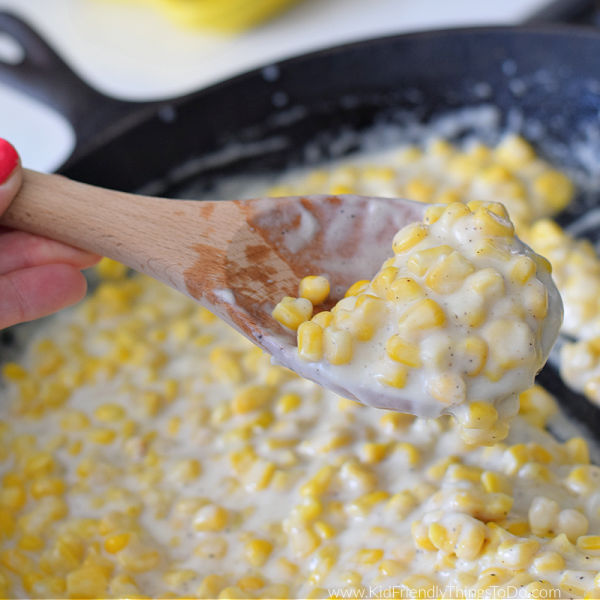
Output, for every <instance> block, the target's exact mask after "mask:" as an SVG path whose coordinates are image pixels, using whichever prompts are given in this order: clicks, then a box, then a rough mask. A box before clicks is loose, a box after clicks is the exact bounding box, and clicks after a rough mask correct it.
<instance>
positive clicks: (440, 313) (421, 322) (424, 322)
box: [398, 298, 446, 333]
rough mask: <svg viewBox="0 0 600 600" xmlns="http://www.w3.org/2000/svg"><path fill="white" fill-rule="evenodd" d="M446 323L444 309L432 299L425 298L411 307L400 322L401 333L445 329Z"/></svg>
mask: <svg viewBox="0 0 600 600" xmlns="http://www.w3.org/2000/svg"><path fill="white" fill-rule="evenodd" d="M445 323H446V315H445V314H444V309H443V308H442V307H441V306H440V305H439V304H438V303H437V302H436V301H435V300H432V299H431V298H425V299H424V300H420V301H419V302H417V303H415V304H413V305H412V306H410V307H409V308H408V309H407V310H406V311H405V312H404V313H403V314H402V315H401V317H400V319H399V320H398V325H399V328H400V333H402V331H406V332H408V333H411V332H420V331H425V330H427V329H435V328H438V327H443V326H444V324H445Z"/></svg>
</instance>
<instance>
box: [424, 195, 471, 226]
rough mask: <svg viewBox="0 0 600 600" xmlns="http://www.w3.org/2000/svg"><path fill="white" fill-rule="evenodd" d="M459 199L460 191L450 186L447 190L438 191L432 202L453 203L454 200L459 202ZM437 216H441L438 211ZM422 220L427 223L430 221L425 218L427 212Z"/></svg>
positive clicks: (460, 197) (460, 196)
mask: <svg viewBox="0 0 600 600" xmlns="http://www.w3.org/2000/svg"><path fill="white" fill-rule="evenodd" d="M461 199H462V194H461V191H460V190H457V189H452V188H450V189H447V190H441V191H439V192H438V194H437V195H436V197H435V198H434V202H436V203H437V204H454V203H455V202H461ZM439 216H441V212H440V213H439ZM438 218H439V217H438ZM436 220H437V219H436ZM424 222H425V223H428V224H430V223H431V221H429V220H428V219H427V213H425V218H424ZM434 222H435V221H434Z"/></svg>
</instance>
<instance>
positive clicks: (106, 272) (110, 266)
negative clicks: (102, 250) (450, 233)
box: [96, 257, 128, 280]
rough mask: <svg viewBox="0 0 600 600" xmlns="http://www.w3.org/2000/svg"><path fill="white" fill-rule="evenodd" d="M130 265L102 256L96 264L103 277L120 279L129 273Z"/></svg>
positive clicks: (97, 270)
mask: <svg viewBox="0 0 600 600" xmlns="http://www.w3.org/2000/svg"><path fill="white" fill-rule="evenodd" d="M127 270H128V267H127V266H125V265H124V264H121V263H120V262H117V261H116V260H112V259H111V258H106V257H104V258H102V259H101V260H100V262H99V263H98V264H97V265H96V272H97V273H98V275H100V277H101V278H102V279H111V280H119V279H124V278H125V276H126V275H127Z"/></svg>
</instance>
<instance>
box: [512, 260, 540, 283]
mask: <svg viewBox="0 0 600 600" xmlns="http://www.w3.org/2000/svg"><path fill="white" fill-rule="evenodd" d="M535 271H536V266H535V262H534V261H533V260H532V259H531V258H529V256H519V257H518V258H516V259H515V260H514V261H513V264H512V266H511V267H510V270H509V277H510V280H511V281H512V282H513V283H517V284H519V285H525V283H527V282H528V281H529V280H530V279H531V278H532V277H533V276H534V275H535Z"/></svg>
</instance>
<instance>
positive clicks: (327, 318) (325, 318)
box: [311, 310, 333, 329]
mask: <svg viewBox="0 0 600 600" xmlns="http://www.w3.org/2000/svg"><path fill="white" fill-rule="evenodd" d="M311 321H312V322H313V323H316V324H317V325H319V327H321V328H323V329H325V327H329V325H331V323H332V322H333V314H332V313H331V311H329V310H322V311H321V312H319V313H317V314H316V315H314V316H313V318H312V319H311Z"/></svg>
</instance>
